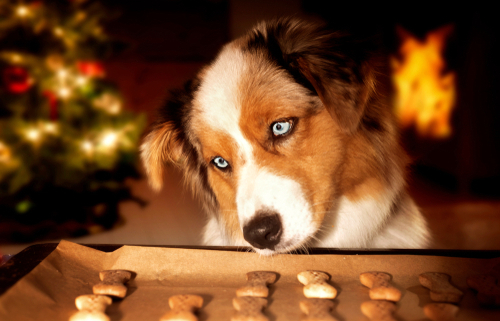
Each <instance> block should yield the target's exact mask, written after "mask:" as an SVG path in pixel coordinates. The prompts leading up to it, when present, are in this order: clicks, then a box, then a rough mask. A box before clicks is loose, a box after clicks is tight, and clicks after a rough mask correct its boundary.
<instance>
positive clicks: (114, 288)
mask: <svg viewBox="0 0 500 321" xmlns="http://www.w3.org/2000/svg"><path fill="white" fill-rule="evenodd" d="M131 277H132V273H131V272H129V271H125V270H107V271H101V272H99V278H100V279H101V281H102V282H99V283H97V284H96V285H94V288H93V290H94V294H103V295H111V296H115V297H119V298H124V297H125V295H126V294H127V287H126V286H125V285H124V283H127V282H128V281H129V280H130V278H131Z"/></svg>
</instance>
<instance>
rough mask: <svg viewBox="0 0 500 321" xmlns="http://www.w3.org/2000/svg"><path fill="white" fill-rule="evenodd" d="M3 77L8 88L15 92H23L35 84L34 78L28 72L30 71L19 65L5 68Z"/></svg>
mask: <svg viewBox="0 0 500 321" xmlns="http://www.w3.org/2000/svg"><path fill="white" fill-rule="evenodd" d="M2 78H3V82H4V83H5V85H6V86H7V89H8V90H9V91H10V92H11V93H14V94H22V93H24V92H26V91H27V90H28V89H30V87H31V85H33V79H32V78H31V77H30V75H29V74H28V71H27V70H26V69H24V68H22V67H19V66H10V67H7V68H5V69H4V70H3V75H2Z"/></svg>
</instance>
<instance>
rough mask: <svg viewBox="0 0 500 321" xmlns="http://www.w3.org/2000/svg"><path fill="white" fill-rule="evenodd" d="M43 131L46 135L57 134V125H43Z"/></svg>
mask: <svg viewBox="0 0 500 321" xmlns="http://www.w3.org/2000/svg"><path fill="white" fill-rule="evenodd" d="M43 129H44V131H45V132H47V133H51V134H57V125H56V124H55V123H45V124H44V125H43Z"/></svg>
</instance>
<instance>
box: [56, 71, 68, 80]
mask: <svg viewBox="0 0 500 321" xmlns="http://www.w3.org/2000/svg"><path fill="white" fill-rule="evenodd" d="M57 77H59V79H61V80H64V79H66V78H67V77H68V71H67V70H66V69H59V70H58V71H57Z"/></svg>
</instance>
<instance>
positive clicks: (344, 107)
mask: <svg viewBox="0 0 500 321" xmlns="http://www.w3.org/2000/svg"><path fill="white" fill-rule="evenodd" d="M263 42H266V43H267V48H269V53H270V55H269V56H270V57H272V58H273V59H275V60H276V62H277V63H278V65H281V66H283V67H284V68H285V69H287V70H288V71H289V72H290V73H291V75H292V76H293V77H294V78H295V80H296V81H298V82H299V83H301V84H302V85H304V86H305V87H307V88H308V89H310V90H312V91H313V92H315V93H316V94H317V95H318V96H319V98H320V99H321V101H322V102H323V104H324V106H325V107H326V108H327V110H328V112H329V113H330V115H331V116H332V117H333V118H334V119H335V120H337V121H338V123H339V124H340V126H341V128H342V129H343V130H344V131H345V132H348V133H353V132H355V131H356V130H357V128H358V126H359V123H360V120H361V119H362V116H363V113H364V110H365V106H366V104H367V102H368V100H369V99H370V95H371V94H372V92H373V91H374V87H375V75H376V73H375V72H374V68H373V63H372V60H373V58H374V57H375V55H374V53H375V52H376V51H375V50H374V49H375V44H376V42H374V41H373V38H370V37H366V36H359V35H354V34H349V33H347V32H339V31H331V29H330V28H329V27H328V26H326V25H325V24H322V23H309V22H303V21H300V20H296V19H293V18H284V19H278V20H276V21H275V22H274V23H270V24H267V25H261V27H258V28H257V29H255V30H254V35H253V37H252V38H251V40H250V41H249V47H252V46H253V47H258V44H259V43H263ZM263 47H264V46H260V48H263Z"/></svg>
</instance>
